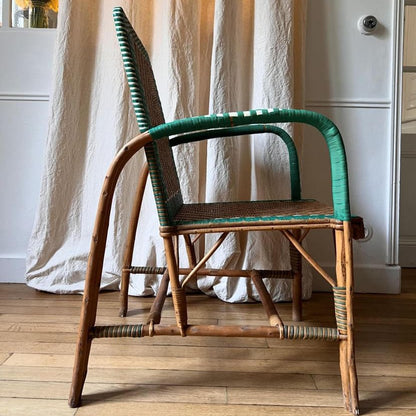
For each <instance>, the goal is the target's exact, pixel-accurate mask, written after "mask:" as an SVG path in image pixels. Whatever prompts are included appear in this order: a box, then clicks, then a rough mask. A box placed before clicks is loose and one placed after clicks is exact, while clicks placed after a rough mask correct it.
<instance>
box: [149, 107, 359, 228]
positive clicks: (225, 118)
mask: <svg viewBox="0 0 416 416" xmlns="http://www.w3.org/2000/svg"><path fill="white" fill-rule="evenodd" d="M291 122H295V123H304V124H309V125H311V126H313V127H315V128H316V129H318V130H319V131H320V132H321V134H322V135H323V137H324V139H325V141H326V144H327V146H328V150H329V157H330V162H331V182H332V201H333V207H334V218H336V219H338V220H341V221H350V220H351V213H350V204H349V190H348V172H347V160H346V156H345V149H344V143H343V141H342V138H341V134H340V133H339V131H338V128H337V127H336V126H335V124H334V123H333V122H332V121H331V120H329V119H328V118H327V117H325V116H324V115H322V114H319V113H315V112H313V111H307V110H286V109H278V108H271V109H261V110H250V111H239V112H233V113H224V114H212V115H206V116H199V117H191V118H186V119H181V120H176V121H173V122H170V123H166V124H161V125H159V126H156V127H154V128H152V129H150V130H149V131H148V133H149V134H150V135H151V137H152V139H153V140H157V139H160V138H162V137H167V136H171V135H176V134H182V133H188V132H198V131H201V130H205V129H215V128H223V127H235V126H239V125H248V124H254V123H262V124H264V123H291Z"/></svg>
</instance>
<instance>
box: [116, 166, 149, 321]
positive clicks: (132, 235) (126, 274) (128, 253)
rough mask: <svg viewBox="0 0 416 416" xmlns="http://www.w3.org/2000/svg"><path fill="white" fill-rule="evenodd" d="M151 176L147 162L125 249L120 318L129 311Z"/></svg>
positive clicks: (137, 193)
mask: <svg viewBox="0 0 416 416" xmlns="http://www.w3.org/2000/svg"><path fill="white" fill-rule="evenodd" d="M148 174H149V166H148V165H147V162H145V164H144V166H143V168H142V171H141V172H140V177H139V182H138V184H137V189H136V196H135V199H134V205H133V209H132V213H131V218H130V224H129V231H128V235H127V241H126V246H125V249H124V259H123V271H122V274H121V288H120V316H126V315H127V310H128V291H129V282H130V267H131V261H132V259H133V249H134V242H135V239H136V230H137V223H138V222H139V216H140V210H141V206H142V201H143V194H144V190H145V188H146V181H147V176H148Z"/></svg>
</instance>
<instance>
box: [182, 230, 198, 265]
mask: <svg viewBox="0 0 416 416" xmlns="http://www.w3.org/2000/svg"><path fill="white" fill-rule="evenodd" d="M183 238H184V240H185V245H186V253H187V255H188V262H189V267H190V268H194V267H195V266H196V263H197V261H196V254H195V246H194V244H193V243H192V241H191V237H190V236H189V235H188V234H184V236H183Z"/></svg>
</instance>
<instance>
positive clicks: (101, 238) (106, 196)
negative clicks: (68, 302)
mask: <svg viewBox="0 0 416 416" xmlns="http://www.w3.org/2000/svg"><path fill="white" fill-rule="evenodd" d="M108 188H109V187H107V186H104V189H103V192H102V194H101V200H100V205H99V208H98V211H97V213H98V214H97V218H96V223H95V228H94V232H93V238H92V241H91V249H90V256H89V259H88V266H87V274H86V281H85V289H84V296H83V299H82V308H81V322H80V326H79V332H78V343H77V346H76V352H75V362H74V371H73V375H72V385H71V390H70V394H69V401H68V403H69V406H70V407H78V406H80V404H81V394H82V389H83V386H84V382H85V378H86V376H87V369H88V359H89V354H90V349H91V341H92V338H91V337H90V330H91V328H92V327H93V326H94V324H95V319H96V315H97V304H98V293H99V291H100V282H101V273H102V269H103V261H104V252H105V246H106V240H107V232H108V223H109V217H110V209H111V200H112V196H113V193H114V189H111V188H110V189H108Z"/></svg>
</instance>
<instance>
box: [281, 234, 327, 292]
mask: <svg viewBox="0 0 416 416" xmlns="http://www.w3.org/2000/svg"><path fill="white" fill-rule="evenodd" d="M282 233H283V234H284V235H285V236H286V238H287V239H288V240H289V241H290V242H291V243H292V244H293V245H294V246H295V247H296V248H297V250H298V251H299V252H300V253H301V254H302V256H303V258H304V259H305V260H307V261H308V263H309V264H310V265H311V266H312V267H313V268H314V269H315V270H316V271H317V272H318V273H319V274H320V275H321V276H322V277H323V278H324V279H325V280H326V281H327V282H328V283H329V284H330V285H331V287H334V286H335V281H334V279H333V278H332V277H331V276H330V275H329V274H328V273H327V272H326V271H325V270H324V269H323V268H322V267H321V266H320V265H319V264H318V263H317V262H316V261H315V260H314V259H313V258H312V256H311V255H310V254H309V253H308V252H307V251H306V250H305V249H304V248H303V247H302V245H301V244H300V243H299V241H298V240H297V239H296V238H295V237H294V235H293V234H292V233H291V232H290V231H288V230H282Z"/></svg>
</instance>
